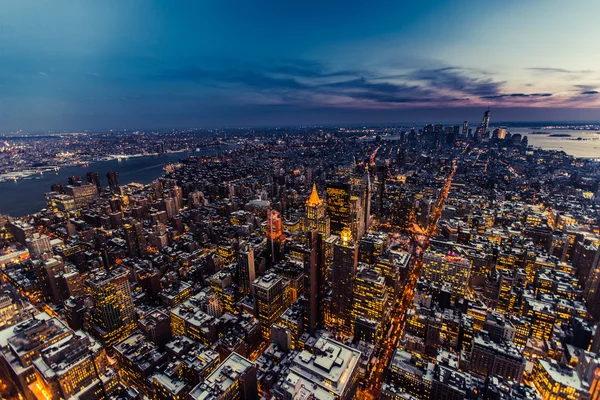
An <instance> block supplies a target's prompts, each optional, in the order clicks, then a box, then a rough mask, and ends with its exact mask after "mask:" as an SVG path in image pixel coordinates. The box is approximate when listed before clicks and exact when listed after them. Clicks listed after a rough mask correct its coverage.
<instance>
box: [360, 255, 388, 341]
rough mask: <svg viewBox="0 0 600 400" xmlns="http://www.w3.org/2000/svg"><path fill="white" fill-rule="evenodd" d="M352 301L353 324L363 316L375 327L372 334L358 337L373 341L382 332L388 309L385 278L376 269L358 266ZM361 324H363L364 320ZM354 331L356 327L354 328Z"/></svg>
mask: <svg viewBox="0 0 600 400" xmlns="http://www.w3.org/2000/svg"><path fill="white" fill-rule="evenodd" d="M352 303H353V313H354V317H355V324H356V323H357V322H356V321H357V319H359V318H364V319H368V320H370V321H373V322H374V323H371V324H369V325H372V326H376V327H377V328H376V329H375V331H374V332H372V334H369V335H366V337H362V338H360V339H361V340H366V341H369V342H371V343H375V342H376V341H377V340H378V339H379V338H380V334H381V333H382V332H381V329H380V328H381V327H382V325H383V324H382V322H383V321H384V319H385V317H386V314H387V310H388V306H387V305H388V293H387V287H386V284H385V278H384V277H383V276H382V275H380V274H379V273H378V272H377V271H376V270H374V269H370V268H369V267H367V266H361V267H359V268H358V270H357V272H356V279H355V280H354V293H353V299H352ZM363 325H365V324H364V322H363ZM356 331H357V329H355V332H356ZM363 331H364V330H363ZM355 337H356V336H355Z"/></svg>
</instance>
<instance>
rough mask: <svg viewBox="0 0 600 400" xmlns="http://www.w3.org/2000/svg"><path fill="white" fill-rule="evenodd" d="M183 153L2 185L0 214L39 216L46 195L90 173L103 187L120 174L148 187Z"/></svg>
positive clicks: (102, 164) (216, 150) (123, 180)
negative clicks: (108, 177) (109, 174)
mask: <svg viewBox="0 0 600 400" xmlns="http://www.w3.org/2000/svg"><path fill="white" fill-rule="evenodd" d="M231 148H232V147H231V146H223V147H215V148H207V149H203V150H201V151H200V152H199V153H198V154H202V155H211V154H217V153H220V152H221V151H224V150H228V149H231ZM182 157H183V153H169V154H163V155H152V156H141V157H130V158H125V159H121V160H110V161H98V162H95V163H91V164H89V165H86V166H74V167H66V168H61V169H60V170H59V171H58V172H45V173H44V174H41V175H35V176H34V177H31V178H27V179H20V180H17V181H8V182H1V183H0V214H8V215H11V216H13V217H17V216H23V215H27V214H32V213H35V212H38V211H39V210H41V209H43V208H45V207H46V201H45V197H44V194H45V193H47V192H49V191H50V187H51V186H52V185H54V184H56V183H62V184H67V179H68V177H70V176H80V177H81V179H82V180H84V181H85V180H86V176H85V175H86V173H88V172H91V171H95V172H98V173H99V174H100V179H101V182H102V186H103V187H104V186H106V185H107V181H106V173H107V172H110V171H117V172H118V173H119V183H120V184H122V185H124V184H127V183H131V182H137V183H142V184H147V183H150V182H152V181H153V180H154V179H156V178H158V177H160V176H161V175H162V174H163V173H164V171H163V167H164V166H165V165H166V164H169V163H174V162H177V161H178V160H179V159H181V158H182Z"/></svg>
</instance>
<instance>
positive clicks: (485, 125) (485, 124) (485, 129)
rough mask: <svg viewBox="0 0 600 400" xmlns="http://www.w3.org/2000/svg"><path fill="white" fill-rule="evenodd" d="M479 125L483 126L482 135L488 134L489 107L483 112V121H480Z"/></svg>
mask: <svg viewBox="0 0 600 400" xmlns="http://www.w3.org/2000/svg"><path fill="white" fill-rule="evenodd" d="M481 127H482V128H483V135H484V136H485V135H488V136H489V131H490V130H489V128H490V109H489V108H488V109H487V110H486V112H485V113H484V114H483V121H482V122H481Z"/></svg>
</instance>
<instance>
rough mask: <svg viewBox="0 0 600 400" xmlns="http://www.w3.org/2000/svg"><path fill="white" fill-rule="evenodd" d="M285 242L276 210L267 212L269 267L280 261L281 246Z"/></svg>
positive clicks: (279, 217)
mask: <svg viewBox="0 0 600 400" xmlns="http://www.w3.org/2000/svg"><path fill="white" fill-rule="evenodd" d="M284 241H285V235H284V234H283V221H282V220H281V214H279V212H277V210H269V211H267V242H268V248H269V251H270V252H271V257H270V262H271V266H272V265H273V264H274V263H276V262H277V261H280V260H281V246H282V243H283V242H284Z"/></svg>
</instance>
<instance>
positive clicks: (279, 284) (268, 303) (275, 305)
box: [252, 273, 291, 338]
mask: <svg viewBox="0 0 600 400" xmlns="http://www.w3.org/2000/svg"><path fill="white" fill-rule="evenodd" d="M252 287H253V293H254V296H255V298H256V308H257V316H258V320H259V321H260V323H261V328H262V332H263V336H264V337H267V338H268V337H270V335H271V325H272V324H274V323H275V322H277V320H278V319H279V317H280V316H281V314H283V312H284V311H285V310H286V309H287V308H288V307H289V306H290V304H291V302H290V300H291V299H290V298H289V296H290V294H289V282H288V281H287V280H286V279H284V278H282V277H281V276H279V275H277V274H274V273H267V274H265V275H263V276H261V277H260V278H257V279H255V280H254V282H253V283H252Z"/></svg>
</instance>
